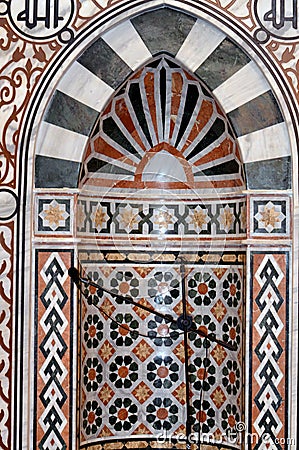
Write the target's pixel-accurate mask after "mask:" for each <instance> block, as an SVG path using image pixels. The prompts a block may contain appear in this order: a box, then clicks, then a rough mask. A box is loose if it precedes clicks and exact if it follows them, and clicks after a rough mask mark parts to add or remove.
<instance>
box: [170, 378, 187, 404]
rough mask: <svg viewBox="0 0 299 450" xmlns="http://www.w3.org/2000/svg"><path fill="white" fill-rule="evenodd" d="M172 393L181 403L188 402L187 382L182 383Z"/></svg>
mask: <svg viewBox="0 0 299 450" xmlns="http://www.w3.org/2000/svg"><path fill="white" fill-rule="evenodd" d="M172 395H173V396H174V397H175V398H176V399H177V401H178V402H180V403H181V405H185V403H186V384H185V383H181V384H180V385H179V386H178V387H177V388H176V389H175V390H174V391H173V392H172Z"/></svg>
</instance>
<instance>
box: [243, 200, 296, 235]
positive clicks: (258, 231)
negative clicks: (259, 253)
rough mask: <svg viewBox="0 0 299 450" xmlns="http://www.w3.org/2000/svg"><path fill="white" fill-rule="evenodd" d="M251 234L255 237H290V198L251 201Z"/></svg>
mask: <svg viewBox="0 0 299 450" xmlns="http://www.w3.org/2000/svg"><path fill="white" fill-rule="evenodd" d="M250 210H251V221H250V222H251V226H250V229H251V233H252V235H254V236H262V237H267V236H269V237H270V238H272V237H273V236H279V237H288V236H289V235H290V198H289V197H283V198H278V197H275V198H267V199H265V198H262V197H260V198H257V197H252V198H251V199H250Z"/></svg>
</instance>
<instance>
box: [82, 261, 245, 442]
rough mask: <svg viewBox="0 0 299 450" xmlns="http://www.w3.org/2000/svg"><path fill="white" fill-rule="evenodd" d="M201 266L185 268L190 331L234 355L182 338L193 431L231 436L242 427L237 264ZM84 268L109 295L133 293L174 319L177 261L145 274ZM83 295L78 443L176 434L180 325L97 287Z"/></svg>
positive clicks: (139, 268)
mask: <svg viewBox="0 0 299 450" xmlns="http://www.w3.org/2000/svg"><path fill="white" fill-rule="evenodd" d="M239 256H241V254H240V255H239ZM203 259H204V258H203ZM239 261H241V258H240V259H239ZM203 264H204V262H203V260H201V262H199V263H190V264H187V265H186V273H187V274H188V275H187V280H186V289H187V296H188V297H187V299H188V306H187V308H188V313H189V314H191V315H192V317H193V319H194V322H195V324H196V327H197V328H199V329H201V330H202V331H203V332H207V333H215V334H216V336H217V337H219V338H220V339H222V340H223V341H225V342H227V343H229V344H236V345H237V349H238V350H237V351H236V352H233V351H229V350H227V349H224V348H223V347H221V346H220V345H219V344H215V343H209V341H208V340H206V339H203V338H202V337H200V336H199V335H198V334H197V333H195V332H190V333H189V345H188V348H189V358H190V359H189V375H190V390H191V397H190V407H191V422H192V432H194V433H198V432H199V430H200V431H201V432H202V433H211V435H212V436H217V435H218V434H219V430H221V433H224V434H225V435H228V434H229V433H230V432H232V431H233V429H234V427H235V425H236V424H237V423H238V422H239V421H240V420H241V407H242V400H241V391H242V366H241V364H242V339H241V336H242V298H243V264H242V262H241V263H240V262H236V263H235V264H234V263H229V264H228V263H227V264H226V265H221V264H219V265H218V266H217V265H215V263H214V264H211V265H207V264H204V265H203ZM84 267H85V272H86V274H87V275H88V276H89V277H90V278H91V279H93V280H94V281H96V282H97V283H99V284H100V285H103V286H104V287H105V288H107V289H109V290H112V291H113V292H118V293H122V294H125V295H126V294H127V295H131V296H132V297H133V298H134V299H135V301H143V302H147V303H146V304H147V306H150V307H152V308H155V309H156V310H157V311H160V312H163V313H166V314H171V315H172V316H173V317H174V318H176V317H178V316H179V315H180V314H181V313H182V301H181V292H182V290H181V282H180V276H181V274H180V266H179V265H178V264H177V263H176V264H173V265H169V264H159V265H158V266H157V264H147V265H146V267H144V266H143V265H142V264H140V263H139V264H138V263H136V264H132V263H131V264H124V263H123V262H120V263H117V262H116V263H115V262H114V263H113V264H109V263H107V262H106V263H104V264H103V263H100V264H98V263H97V262H96V261H93V262H89V264H85V266H84ZM83 291H84V296H82V299H81V302H82V306H81V308H82V327H81V343H82V345H81V355H82V356H81V407H80V410H81V433H80V439H81V445H84V444H87V443H89V442H90V443H91V442H94V443H95V442H98V443H101V442H104V441H105V440H107V438H108V437H109V438H113V437H114V438H119V439H124V438H126V437H128V436H136V437H138V435H140V434H148V435H149V437H153V436H157V435H158V434H159V433H164V432H168V433H173V434H176V435H178V434H179V433H183V432H184V431H185V421H186V417H185V410H186V405H185V404H186V398H185V392H186V389H185V387H186V385H185V378H184V377H185V375H184V361H185V359H184V358H185V354H184V341H183V335H182V331H181V330H180V329H179V328H178V326H177V323H176V322H173V323H169V322H166V321H165V319H163V318H161V317H159V316H156V315H153V314H151V313H149V314H143V311H140V310H139V308H138V307H132V305H129V304H125V303H124V302H122V301H119V300H115V299H113V298H112V297H111V296H110V295H109V294H105V293H104V294H102V293H101V292H99V291H97V290H96V289H91V288H88V287H84V288H83ZM201 389H203V398H202V399H201V400H200V392H201ZM166 394H167V395H166ZM145 424H146V433H145V432H144V429H143V428H142V427H144V425H145ZM141 428H142V430H141ZM224 442H225V438H224ZM235 447H236V448H239V447H238V445H235Z"/></svg>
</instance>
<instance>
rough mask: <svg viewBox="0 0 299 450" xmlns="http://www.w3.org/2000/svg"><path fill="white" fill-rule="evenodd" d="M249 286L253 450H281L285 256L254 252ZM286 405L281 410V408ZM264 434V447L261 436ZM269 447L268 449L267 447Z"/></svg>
mask: <svg viewBox="0 0 299 450" xmlns="http://www.w3.org/2000/svg"><path fill="white" fill-rule="evenodd" d="M251 258H252V267H253V274H254V279H253V282H252V289H253V298H254V303H253V305H252V319H253V329H252V333H253V336H252V339H253V350H254V351H253V353H252V374H251V376H252V400H253V402H254V405H255V408H253V409H252V411H253V417H252V424H253V431H254V433H256V434H257V435H258V436H259V439H258V442H257V443H256V445H255V446H254V448H255V449H264V448H265V449H266V448H271V449H279V450H280V449H282V448H283V447H282V446H281V445H280V444H279V439H280V438H285V433H286V431H287V422H286V420H287V418H286V416H285V411H287V405H286V404H287V401H288V395H287V379H286V377H285V375H286V374H287V356H286V351H287V346H288V342H287V335H288V333H287V330H286V324H287V323H288V320H287V317H288V307H287V305H288V291H287V278H288V276H287V270H288V254H287V253H286V252H275V253H274V254H265V253H262V252H260V253H258V252H254V253H253V254H252V256H251ZM283 404H284V405H285V406H284V407H283V408H282V405H283ZM265 434H267V436H268V439H267V445H266V444H265V441H264V442H263V439H262V436H263V435H265ZM269 445H270V447H269Z"/></svg>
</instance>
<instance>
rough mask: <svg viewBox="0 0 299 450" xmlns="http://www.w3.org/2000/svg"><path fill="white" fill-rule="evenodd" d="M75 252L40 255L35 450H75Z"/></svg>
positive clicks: (64, 251)
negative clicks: (72, 273) (70, 271)
mask: <svg viewBox="0 0 299 450" xmlns="http://www.w3.org/2000/svg"><path fill="white" fill-rule="evenodd" d="M72 263H73V252H72V251H69V250H62V251H61V250H60V251H56V250H55V249H47V250H36V269H37V272H36V279H35V289H36V291H35V292H36V298H35V314H36V317H35V322H34V324H35V334H34V336H35V343H34V345H35V351H36V355H35V372H34V379H35V382H34V385H35V405H34V409H35V418H36V422H35V423H34V440H35V445H34V447H33V448H39V449H46V448H56V449H63V448H73V447H72V442H73V435H72V426H73V420H74V416H73V411H74V409H73V408H74V405H73V386H74V384H73V383H74V382H75V380H74V379H73V375H74V374H75V373H76V372H75V371H74V365H73V364H74V361H73V355H72V349H73V345H74V342H73V328H72V327H73V326H74V312H73V305H72V301H73V300H72V292H73V288H72V285H71V284H70V283H71V282H70V278H69V276H68V272H67V270H68V268H69V267H70V266H71V265H72Z"/></svg>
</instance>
